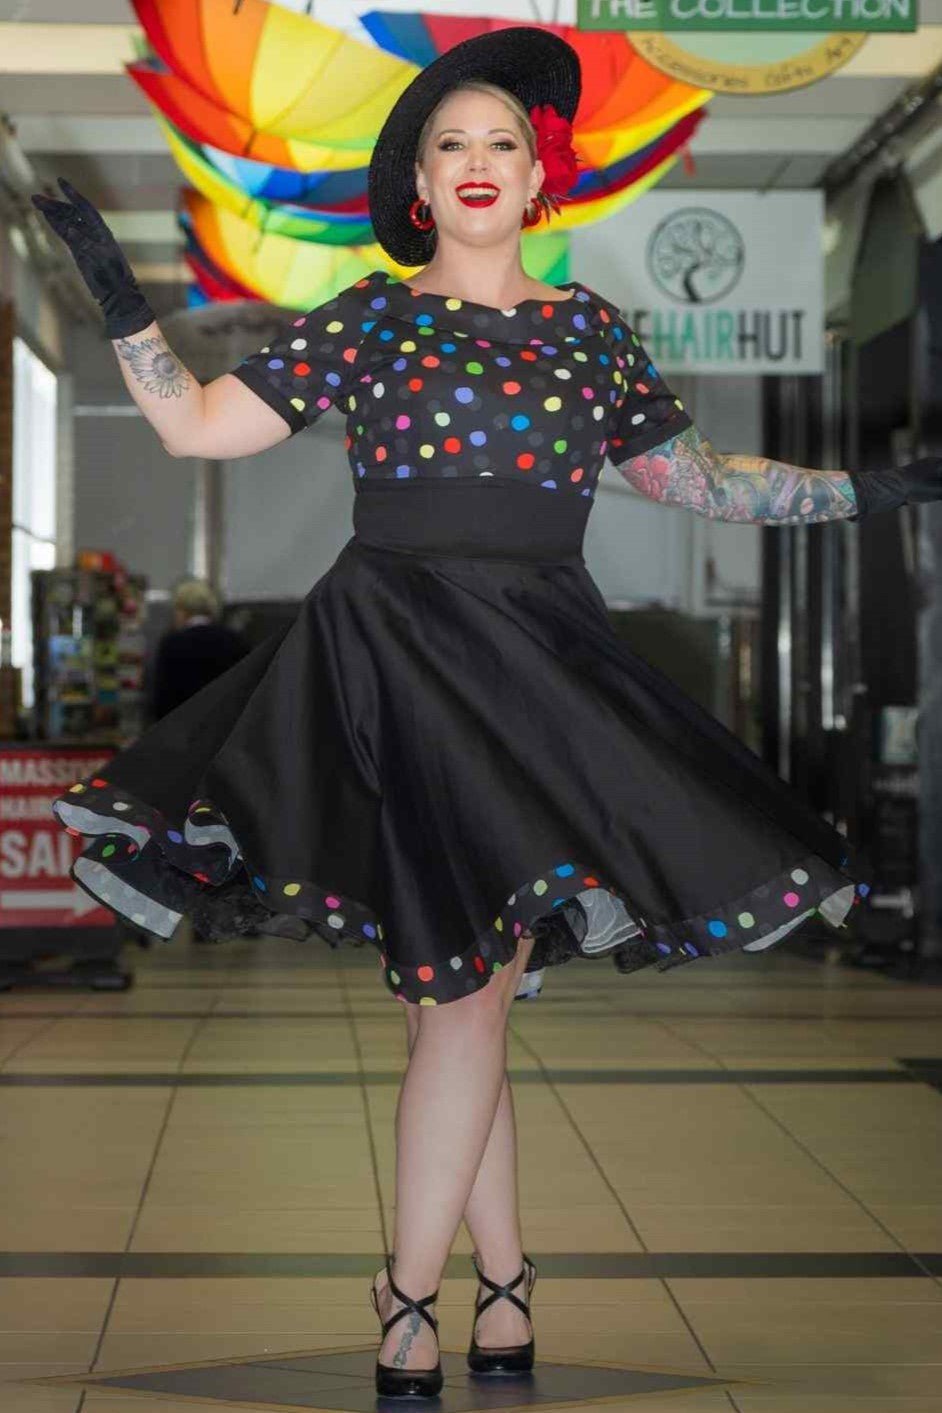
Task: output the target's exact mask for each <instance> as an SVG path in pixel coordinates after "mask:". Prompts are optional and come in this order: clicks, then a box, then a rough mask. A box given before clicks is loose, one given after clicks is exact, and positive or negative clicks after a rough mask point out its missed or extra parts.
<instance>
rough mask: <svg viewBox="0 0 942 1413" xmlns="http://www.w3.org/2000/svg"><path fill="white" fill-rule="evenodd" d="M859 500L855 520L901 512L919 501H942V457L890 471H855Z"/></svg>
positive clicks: (853, 475)
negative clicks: (880, 512) (883, 511)
mask: <svg viewBox="0 0 942 1413" xmlns="http://www.w3.org/2000/svg"><path fill="white" fill-rule="evenodd" d="M848 474H849V475H850V479H851V484H852V485H853V487H854V496H855V498H856V501H857V514H856V515H852V516H851V517H850V519H852V520H863V518H864V516H866V515H874V514H876V512H877V511H880V510H897V509H898V508H899V506H901V505H912V504H914V503H915V502H916V501H928V500H942V458H940V457H938V456H923V457H921V458H920V459H919V460H918V461H910V462H909V463H908V465H906V466H895V467H892V468H891V469H889V470H887V471H851V472H849V473H848Z"/></svg>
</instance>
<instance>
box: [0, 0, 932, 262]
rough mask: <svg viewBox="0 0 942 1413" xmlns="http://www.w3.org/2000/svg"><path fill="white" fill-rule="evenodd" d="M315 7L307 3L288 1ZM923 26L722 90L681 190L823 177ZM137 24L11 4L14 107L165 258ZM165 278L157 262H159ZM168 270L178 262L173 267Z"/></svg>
mask: <svg viewBox="0 0 942 1413" xmlns="http://www.w3.org/2000/svg"><path fill="white" fill-rule="evenodd" d="M279 2H280V3H283V4H285V5H286V6H287V7H288V8H291V9H294V10H301V11H303V10H305V9H306V8H308V6H307V5H306V3H305V0H279ZM374 8H375V9H389V10H392V9H398V10H416V9H427V10H429V11H437V12H445V11H451V12H455V13H467V12H468V11H469V10H470V9H478V8H480V9H485V10H486V12H487V13H489V14H498V13H499V14H503V15H508V16H513V17H515V18H519V19H534V20H541V21H545V22H549V21H554V20H558V21H561V22H563V23H567V22H570V21H572V20H573V18H574V13H575V0H558V3H557V2H556V0H493V3H490V4H485V5H482V4H481V3H480V0H436V2H435V3H432V4H421V3H417V0H372V3H371V0H365V3H361V4H353V3H351V0H313V3H312V4H311V5H310V9H311V11H312V12H313V14H314V15H315V17H316V18H317V19H320V20H323V21H324V22H325V23H328V24H334V25H337V26H338V27H340V28H343V29H345V30H348V31H349V32H350V33H359V34H360V35H361V36H362V35H363V31H362V30H361V29H360V28H359V25H358V21H357V18H356V16H357V14H358V13H361V12H365V11H366V10H368V9H374ZM920 15H921V17H922V18H923V20H924V21H925V23H924V24H922V25H921V27H920V29H919V31H918V32H917V33H916V34H912V35H887V36H874V37H872V38H870V39H868V40H867V43H866V44H865V45H864V46H863V48H862V49H861V51H860V52H859V53H858V54H857V55H856V56H855V57H854V58H853V59H852V60H851V62H850V63H849V64H848V65H846V66H845V68H844V69H842V70H841V71H840V73H838V74H836V75H834V76H833V77H831V78H828V79H825V80H824V81H823V82H821V83H818V84H815V85H813V86H812V87H810V88H807V89H802V90H799V91H797V92H793V93H785V94H781V95H776V96H774V97H766V98H754V99H735V98H716V99H714V100H713V101H712V102H711V103H710V105H709V110H708V111H709V116H708V118H707V120H706V121H705V122H704V123H703V125H702V127H701V129H700V132H699V134H698V135H697V136H696V137H695V139H694V141H693V143H692V144H691V150H692V152H693V156H694V159H695V162H696V172H695V174H694V175H693V176H688V175H687V174H686V173H685V171H684V169H683V167H682V165H681V164H679V163H678V165H677V166H676V167H675V168H674V170H673V171H672V172H671V173H670V175H669V176H668V177H667V178H666V180H665V182H664V185H665V186H666V187H674V188H683V187H685V186H686V187H690V188H727V189H729V188H737V189H743V188H749V189H760V190H772V189H775V190H782V189H789V188H796V187H808V186H813V185H815V184H816V183H817V182H818V180H819V179H820V176H821V174H822V172H823V170H824V168H825V167H826V166H827V164H828V162H829V161H830V160H831V159H832V158H833V157H835V156H836V155H838V154H839V153H841V152H843V151H844V150H845V149H846V148H847V147H848V146H849V145H850V144H851V143H852V142H853V141H854V140H855V138H857V137H858V136H859V134H860V133H861V132H863V130H864V129H865V128H866V127H867V126H868V124H869V123H870V122H871V121H872V120H873V118H875V117H876V116H877V114H879V113H880V112H882V111H883V110H884V109H885V108H886V107H888V105H889V104H890V103H892V101H893V100H894V99H895V98H896V97H897V96H898V95H899V94H901V93H902V92H903V91H904V90H905V89H906V88H907V87H908V86H909V85H910V84H911V83H913V82H914V81H915V80H916V79H918V78H920V77H922V76H923V75H925V74H926V73H928V72H929V71H930V70H932V69H933V68H935V67H936V65H937V64H939V63H940V62H942V0H921V3H920ZM135 28H136V24H135V16H134V12H133V10H132V8H131V6H130V4H128V3H127V0H0V113H5V114H7V115H8V116H9V117H10V119H11V120H12V122H13V124H14V125H15V128H16V131H17V136H18V139H19V142H20V145H21V146H22V148H23V149H24V151H25V152H26V153H27V154H28V156H29V158H30V160H31V162H32V163H33V166H34V167H35V169H36V171H37V173H38V174H39V175H40V177H41V178H44V179H50V180H51V179H52V178H53V177H54V176H55V175H57V174H61V175H63V176H66V177H68V178H69V180H71V181H72V182H74V184H75V185H76V186H78V187H79V188H80V190H82V191H84V192H85V193H86V194H87V195H88V196H89V197H90V198H91V199H92V200H93V201H95V203H96V204H97V205H98V206H100V207H101V208H102V210H104V211H105V213H106V214H107V216H108V219H109V221H110V222H111V223H112V225H113V227H114V229H115V231H116V233H117V234H119V235H120V237H121V239H122V241H123V242H124V243H125V245H126V248H127V249H128V251H129V254H132V255H133V256H134V257H135V258H136V259H137V260H138V261H140V260H146V261H148V262H151V263H152V264H154V265H157V266H159V265H160V263H161V262H172V261H173V257H174V254H175V251H176V249H177V246H178V242H177V237H176V232H175V228H174V221H173V211H174V207H175V204H176V194H177V191H178V188H179V186H180V184H181V180H182V179H181V177H180V174H179V173H178V171H177V169H176V167H175V165H174V163H173V162H172V160H171V158H170V157H169V156H168V155H167V152H166V148H165V146H164V143H163V140H162V138H161V136H160V134H159V132H158V129H157V126H156V124H155V123H154V122H153V120H152V118H151V116H150V109H149V107H148V105H147V103H146V102H145V100H144V98H143V97H142V96H141V95H140V94H139V93H138V91H137V89H136V88H135V87H134V85H133V84H132V83H131V82H130V80H129V79H127V78H126V77H125V75H124V73H123V71H122V62H123V61H124V60H125V59H127V58H130V57H132V49H131V35H132V34H133V33H134V31H135ZM154 273H155V274H156V273H157V270H156V269H155V272H154ZM165 273H166V274H170V273H171V270H170V269H166V270H165Z"/></svg>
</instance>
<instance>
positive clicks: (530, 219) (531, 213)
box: [520, 197, 543, 231]
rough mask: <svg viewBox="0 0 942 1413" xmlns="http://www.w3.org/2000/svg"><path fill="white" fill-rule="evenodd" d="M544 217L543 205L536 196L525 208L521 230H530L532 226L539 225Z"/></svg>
mask: <svg viewBox="0 0 942 1413" xmlns="http://www.w3.org/2000/svg"><path fill="white" fill-rule="evenodd" d="M542 219H543V206H542V204H541V202H539V201H537V199H536V197H534V198H533V200H532V201H528V202H527V204H526V206H525V207H524V208H523V217H522V219H521V221H520V228H521V230H525V231H526V230H529V229H530V227H531V226H538V225H539V224H540V222H541V221H542Z"/></svg>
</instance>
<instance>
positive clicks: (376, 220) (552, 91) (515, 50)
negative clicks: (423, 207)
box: [369, 25, 582, 265]
mask: <svg viewBox="0 0 942 1413" xmlns="http://www.w3.org/2000/svg"><path fill="white" fill-rule="evenodd" d="M468 79H483V80H484V81H485V82H486V83H493V84H497V85H498V87H500V88H503V89H506V90H507V92H508V93H512V94H513V95H514V96H515V97H516V98H519V100H520V102H521V103H522V104H523V106H524V108H526V110H527V112H529V111H530V109H531V108H533V107H534V106H535V105H537V104H540V105H542V104H544V103H552V105H553V107H554V108H555V109H556V111H557V113H559V114H561V116H562V117H564V118H567V119H568V120H569V121H570V122H572V120H573V118H574V117H575V115H576V108H577V107H578V105H579V94H580V91H581V87H582V75H581V71H580V68H579V56H578V54H577V53H576V51H575V49H573V47H572V45H571V44H567V43H566V41H565V40H564V39H560V38H559V36H558V35H555V34H551V33H550V32H549V31H548V30H545V29H537V28H536V27H535V26H533V25H509V26H508V27H507V28H506V29H498V30H491V31H489V32H488V33H487V34H479V35H476V36H475V37H474V38H473V39H466V40H464V42H463V43H461V44H456V45H455V46H454V48H452V49H448V50H446V51H445V53H444V54H441V55H440V56H439V57H438V58H437V59H435V60H433V61H432V63H431V64H428V65H426V67H425V68H424V69H422V71H421V72H420V73H418V74H416V76H415V78H414V79H413V80H412V82H411V83H410V84H409V87H408V88H407V89H406V90H405V91H404V92H403V93H402V94H401V95H400V96H399V98H398V99H397V100H396V103H395V105H394V106H393V109H392V111H391V112H390V114H389V117H388V118H387V119H386V121H385V123H384V124H383V129H382V132H381V133H380V135H379V137H378V138H377V139H376V146H375V147H374V148H373V156H372V158H371V160H370V175H369V203H370V220H371V221H372V223H373V230H374V231H375V233H376V239H377V240H378V241H379V243H380V245H381V246H382V247H383V249H384V250H385V251H386V253H387V254H388V255H391V256H392V258H393V259H394V260H397V261H398V262H399V264H400V265H425V264H427V263H428V261H429V260H430V259H431V257H432V252H433V251H434V249H435V237H434V234H433V232H431V231H420V230H416V228H415V226H414V225H413V224H412V222H411V221H410V220H409V207H410V206H411V205H412V203H413V201H415V199H416V197H417V196H418V192H417V191H416V188H415V154H416V148H417V147H418V143H419V134H420V133H421V131H422V128H423V126H424V124H425V120H426V118H427V117H428V115H429V114H430V113H431V112H432V111H433V110H434V109H435V108H436V107H437V105H438V104H439V102H440V101H441V100H442V99H443V98H444V97H445V94H446V93H448V92H449V90H450V89H452V88H455V87H456V86H457V85H458V84H459V83H464V82H465V81H466V80H468Z"/></svg>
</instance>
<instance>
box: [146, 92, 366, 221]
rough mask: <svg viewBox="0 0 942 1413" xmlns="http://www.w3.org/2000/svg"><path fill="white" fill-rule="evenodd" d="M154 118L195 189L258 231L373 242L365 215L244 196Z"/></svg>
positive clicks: (189, 144) (162, 121)
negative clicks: (322, 209) (249, 223)
mask: <svg viewBox="0 0 942 1413" xmlns="http://www.w3.org/2000/svg"><path fill="white" fill-rule="evenodd" d="M157 121H158V123H159V124H160V127H161V130H162V131H163V134H164V137H165V138H166V140H167V145H168V147H169V148H170V151H171V153H172V155H173V158H174V160H175V161H176V164H177V166H178V167H179V168H180V171H181V172H182V173H183V175H184V176H185V177H186V178H187V179H188V180H189V181H190V182H191V183H192V185H193V186H194V187H195V188H196V190H197V191H199V192H201V193H202V195H203V196H205V197H206V198H207V199H208V200H209V201H213V202H216V203H217V204H218V205H220V206H223V207H225V208H226V210H228V211H232V212H233V213H234V214H235V215H236V216H240V217H241V218H242V219H243V220H245V221H249V222H251V224H252V225H254V226H256V227H257V228H258V229H259V230H262V231H266V232H269V231H270V232H274V233H276V234H278V235H286V236H292V237H294V238H295V239H297V240H314V241H321V242H322V243H324V244H327V245H365V244H368V243H369V242H370V241H372V239H373V227H372V226H371V224H370V221H369V219H368V218H366V219H364V218H363V217H361V216H357V215H348V214H346V213H339V214H338V213H335V212H330V211H321V210H319V209H317V208H316V207H312V206H306V205H298V204H293V203H276V202H272V201H266V200H263V199H262V198H260V197H255V196H249V195H247V194H246V193H245V192H244V191H243V190H242V189H241V188H240V187H239V186H237V185H236V184H235V183H234V182H233V181H231V180H230V179H229V178H228V177H227V176H225V175H223V173H222V172H220V171H219V170H218V168H216V167H215V166H214V165H213V163H211V162H210V161H209V159H208V158H207V157H206V156H205V155H204V153H203V152H202V151H201V150H200V148H199V147H198V146H197V145H196V144H195V143H192V142H189V141H188V140H187V139H186V138H185V137H184V136H183V134H182V133H179V132H177V130H176V129H175V128H174V127H173V125H172V124H171V123H170V122H168V121H167V119H166V118H158V120H157Z"/></svg>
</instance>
